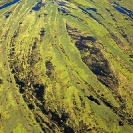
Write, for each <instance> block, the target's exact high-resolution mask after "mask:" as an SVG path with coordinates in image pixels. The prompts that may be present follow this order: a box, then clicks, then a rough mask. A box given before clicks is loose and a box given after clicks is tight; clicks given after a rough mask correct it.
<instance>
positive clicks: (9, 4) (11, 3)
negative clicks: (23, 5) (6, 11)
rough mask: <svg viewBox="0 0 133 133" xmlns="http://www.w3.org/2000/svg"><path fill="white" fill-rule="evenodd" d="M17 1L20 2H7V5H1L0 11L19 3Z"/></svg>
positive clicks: (14, 0) (15, 0)
mask: <svg viewBox="0 0 133 133" xmlns="http://www.w3.org/2000/svg"><path fill="white" fill-rule="evenodd" d="M19 1H20V0H13V1H12V2H8V3H6V4H4V5H2V6H0V10H1V9H3V8H6V7H8V6H11V5H13V4H15V3H17V2H19Z"/></svg>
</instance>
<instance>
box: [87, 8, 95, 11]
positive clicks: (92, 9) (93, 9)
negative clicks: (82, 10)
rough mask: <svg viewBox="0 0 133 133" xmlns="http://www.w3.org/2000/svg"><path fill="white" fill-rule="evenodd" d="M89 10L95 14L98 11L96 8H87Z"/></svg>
mask: <svg viewBox="0 0 133 133" xmlns="http://www.w3.org/2000/svg"><path fill="white" fill-rule="evenodd" d="M86 9H87V10H91V11H93V12H97V9H96V8H86Z"/></svg>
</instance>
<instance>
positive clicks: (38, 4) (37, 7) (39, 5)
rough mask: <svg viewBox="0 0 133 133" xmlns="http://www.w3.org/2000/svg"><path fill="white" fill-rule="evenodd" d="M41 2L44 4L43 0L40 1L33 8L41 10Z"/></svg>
mask: <svg viewBox="0 0 133 133" xmlns="http://www.w3.org/2000/svg"><path fill="white" fill-rule="evenodd" d="M41 4H42V0H41V1H40V2H38V3H37V4H36V5H35V6H34V7H33V8H32V10H34V11H39V10H40V8H41Z"/></svg>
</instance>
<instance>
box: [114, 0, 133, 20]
mask: <svg viewBox="0 0 133 133" xmlns="http://www.w3.org/2000/svg"><path fill="white" fill-rule="evenodd" d="M113 4H114V6H113V7H114V8H115V9H116V10H117V11H119V12H120V13H122V14H125V15H127V16H129V17H130V18H131V19H133V11H131V10H129V9H127V8H125V7H123V6H121V5H119V4H118V3H116V2H113Z"/></svg>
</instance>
